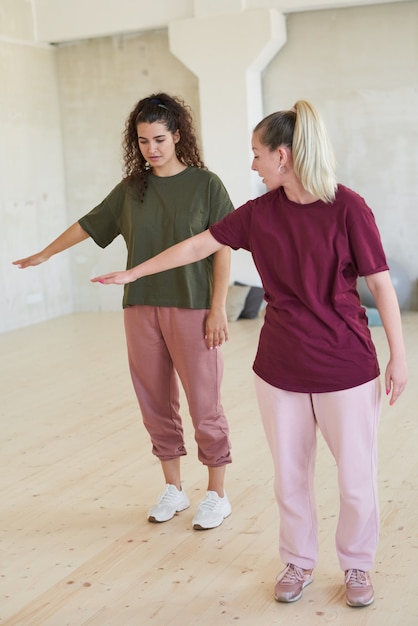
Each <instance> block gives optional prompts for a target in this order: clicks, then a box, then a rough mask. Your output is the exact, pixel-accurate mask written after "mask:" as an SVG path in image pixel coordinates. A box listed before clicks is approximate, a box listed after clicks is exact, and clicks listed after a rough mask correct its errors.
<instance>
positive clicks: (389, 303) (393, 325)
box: [366, 272, 405, 358]
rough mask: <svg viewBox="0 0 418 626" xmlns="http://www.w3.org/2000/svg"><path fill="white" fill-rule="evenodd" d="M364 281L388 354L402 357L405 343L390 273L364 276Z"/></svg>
mask: <svg viewBox="0 0 418 626" xmlns="http://www.w3.org/2000/svg"><path fill="white" fill-rule="evenodd" d="M373 278H375V280H374V279H373ZM376 279H378V280H376ZM366 281H367V284H368V286H369V289H370V291H371V293H372V295H373V298H374V301H375V303H376V307H377V310H378V311H379V315H380V317H381V320H382V324H383V328H384V329H385V333H386V337H387V341H388V345H389V350H390V354H391V356H392V357H400V358H404V357H405V345H404V340H403V333H402V320H401V313H400V310H399V305H398V300H397V297H396V292H395V289H394V288H393V285H392V281H391V279H390V275H389V273H388V272H382V273H381V274H380V275H378V276H377V275H375V277H366Z"/></svg>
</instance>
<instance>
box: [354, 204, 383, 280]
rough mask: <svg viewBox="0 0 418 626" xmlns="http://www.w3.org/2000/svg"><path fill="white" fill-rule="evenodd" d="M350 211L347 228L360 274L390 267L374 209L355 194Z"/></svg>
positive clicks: (380, 270) (364, 274) (372, 272)
mask: <svg viewBox="0 0 418 626" xmlns="http://www.w3.org/2000/svg"><path fill="white" fill-rule="evenodd" d="M353 199H354V202H352V206H351V210H350V211H349V213H348V219H347V229H348V235H349V241H350V247H351V251H352V254H353V258H354V260H355V263H356V265H357V270H358V273H359V275H360V276H367V275H369V274H376V273H377V272H383V271H385V270H388V269H389V266H388V264H387V261H386V255H385V252H384V249H383V245H382V241H381V237H380V233H379V230H378V227H377V224H376V220H375V217H374V215H373V212H372V210H371V209H370V208H369V207H368V205H367V204H366V202H365V201H364V200H363V198H361V197H360V196H358V195H357V194H354V195H353Z"/></svg>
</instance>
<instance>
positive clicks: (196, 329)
mask: <svg viewBox="0 0 418 626" xmlns="http://www.w3.org/2000/svg"><path fill="white" fill-rule="evenodd" d="M207 313H208V312H207V311H206V310H204V309H180V308H175V307H154V306H146V305H141V306H131V307H128V308H126V309H124V322H125V335H126V343H127V348H128V360H129V367H130V371H131V377H132V382H133V385H134V389H135V393H136V396H137V398H138V403H139V406H140V409H141V413H142V418H143V422H144V425H145V428H146V429H147V431H148V433H149V435H150V437H151V441H152V451H153V454H155V455H156V456H157V457H158V458H159V459H160V461H169V460H172V459H175V458H177V457H179V456H182V455H185V454H187V452H186V448H185V446H184V438H183V426H182V420H181V416H180V412H179V411H180V402H179V386H178V379H177V375H176V372H177V374H178V376H179V378H180V380H181V383H182V385H183V388H184V391H185V394H186V398H187V402H188V405H189V413H190V416H191V418H192V422H193V426H194V430H195V439H196V442H197V446H198V458H199V460H200V461H201V462H202V463H203V464H204V465H207V466H209V467H218V466H221V465H226V464H227V463H231V453H230V443H229V429H228V422H227V420H226V417H225V415H224V411H223V408H222V404H221V396H220V386H221V381H222V374H223V358H222V352H221V350H220V349H214V350H209V349H208V348H207V346H206V343H205V339H204V335H205V320H206V316H207Z"/></svg>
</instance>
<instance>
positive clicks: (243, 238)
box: [209, 200, 253, 250]
mask: <svg viewBox="0 0 418 626" xmlns="http://www.w3.org/2000/svg"><path fill="white" fill-rule="evenodd" d="M252 208H253V201H252V200H250V201H249V202H247V203H246V204H243V205H242V206H240V207H238V208H237V209H235V211H233V212H232V213H230V214H229V215H227V216H226V217H224V218H223V219H222V220H220V221H219V222H216V223H215V224H213V225H212V226H211V227H210V229H209V230H210V232H211V234H212V236H213V237H215V239H216V240H217V241H219V243H222V244H223V245H226V246H229V247H230V248H232V249H233V250H238V249H239V248H243V249H244V250H251V240H250V234H251V228H250V227H251V216H252Z"/></svg>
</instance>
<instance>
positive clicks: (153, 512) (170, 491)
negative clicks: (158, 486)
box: [148, 485, 190, 522]
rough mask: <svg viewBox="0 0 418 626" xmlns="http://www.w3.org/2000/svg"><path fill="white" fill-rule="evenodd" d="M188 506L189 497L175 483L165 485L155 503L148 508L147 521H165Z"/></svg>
mask: <svg viewBox="0 0 418 626" xmlns="http://www.w3.org/2000/svg"><path fill="white" fill-rule="evenodd" d="M189 506H190V502H189V498H188V497H187V495H186V493H185V492H184V491H183V490H182V489H181V490H179V489H177V487H176V486H175V485H166V488H165V491H164V493H162V494H161V496H160V498H159V500H158V502H157V504H154V506H152V507H151V508H150V510H149V512H148V521H149V522H167V521H168V520H169V519H171V518H172V517H174V516H175V514H176V513H179V512H180V511H184V509H187V508H188V507H189Z"/></svg>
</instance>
